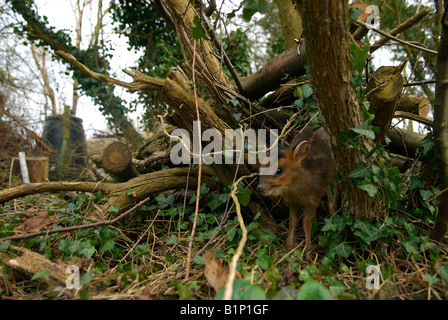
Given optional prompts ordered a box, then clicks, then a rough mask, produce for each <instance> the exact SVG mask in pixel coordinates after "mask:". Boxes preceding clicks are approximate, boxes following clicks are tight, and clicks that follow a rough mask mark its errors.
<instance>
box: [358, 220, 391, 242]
mask: <svg viewBox="0 0 448 320" xmlns="http://www.w3.org/2000/svg"><path fill="white" fill-rule="evenodd" d="M353 230H355V231H354V232H353V234H354V235H355V236H357V237H359V238H360V239H361V240H363V241H365V242H366V243H367V244H369V243H370V242H372V241H375V240H378V239H380V238H382V237H384V235H385V234H384V233H383V232H382V230H381V229H380V228H379V227H377V226H375V225H373V224H372V223H366V222H364V221H362V220H359V219H357V220H356V221H355V224H354V225H353Z"/></svg>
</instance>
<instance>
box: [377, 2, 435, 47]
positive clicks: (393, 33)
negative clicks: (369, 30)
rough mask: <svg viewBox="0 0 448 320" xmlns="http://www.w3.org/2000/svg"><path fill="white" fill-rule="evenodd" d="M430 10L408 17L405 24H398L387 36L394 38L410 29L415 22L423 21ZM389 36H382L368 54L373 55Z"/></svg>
mask: <svg viewBox="0 0 448 320" xmlns="http://www.w3.org/2000/svg"><path fill="white" fill-rule="evenodd" d="M431 11H432V10H429V9H424V10H420V11H419V12H417V13H416V14H414V15H413V16H412V17H410V18H409V19H408V20H406V21H405V22H403V23H402V24H400V25H399V26H397V27H396V28H394V29H392V30H390V31H389V35H391V36H396V35H398V34H400V33H402V32H403V31H405V30H407V29H409V28H410V27H412V26H413V25H415V24H416V23H417V22H419V21H420V20H421V19H423V18H424V17H425V16H426V15H427V14H428V13H430V12H431ZM388 38H389V36H384V37H382V38H381V39H380V40H378V41H377V42H375V43H374V44H373V45H372V46H371V47H370V53H373V52H374V51H376V50H377V49H379V48H380V47H381V46H382V45H384V44H385V43H386V42H387V40H388Z"/></svg>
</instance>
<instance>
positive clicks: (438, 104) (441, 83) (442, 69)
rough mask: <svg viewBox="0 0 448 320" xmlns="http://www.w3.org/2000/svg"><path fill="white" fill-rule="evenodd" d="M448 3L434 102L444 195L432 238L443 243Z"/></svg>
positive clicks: (447, 217) (447, 180)
mask: <svg viewBox="0 0 448 320" xmlns="http://www.w3.org/2000/svg"><path fill="white" fill-rule="evenodd" d="M447 8H448V1H445V12H444V14H443V17H442V34H441V37H440V43H439V50H438V55H437V69H436V94H435V101H434V141H435V146H436V156H437V159H438V161H439V166H440V169H439V170H440V171H441V173H442V188H441V189H442V190H443V191H442V193H441V194H440V195H439V212H438V214H437V219H436V225H435V227H434V230H433V231H432V232H431V238H432V239H434V240H437V241H441V240H442V239H443V237H444V236H445V234H446V231H447V229H448V192H446V188H447V187H448V16H447Z"/></svg>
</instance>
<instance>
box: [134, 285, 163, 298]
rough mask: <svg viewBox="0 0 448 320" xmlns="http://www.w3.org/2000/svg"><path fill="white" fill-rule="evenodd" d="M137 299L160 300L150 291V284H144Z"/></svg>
mask: <svg viewBox="0 0 448 320" xmlns="http://www.w3.org/2000/svg"><path fill="white" fill-rule="evenodd" d="M137 299H138V300H162V298H160V297H159V296H158V295H157V294H154V293H152V290H151V286H150V285H149V284H147V285H146V287H145V290H143V293H142V294H141V295H139V296H138V297H137Z"/></svg>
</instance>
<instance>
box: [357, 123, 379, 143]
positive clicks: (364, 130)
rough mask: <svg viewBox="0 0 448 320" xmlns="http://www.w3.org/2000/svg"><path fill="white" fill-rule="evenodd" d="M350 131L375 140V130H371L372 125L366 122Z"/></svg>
mask: <svg viewBox="0 0 448 320" xmlns="http://www.w3.org/2000/svg"><path fill="white" fill-rule="evenodd" d="M352 131H354V132H356V133H357V134H360V135H363V136H366V137H367V138H369V139H371V140H375V132H373V130H372V125H371V124H369V123H368V122H366V123H363V124H361V125H359V126H356V127H354V128H352Z"/></svg>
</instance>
